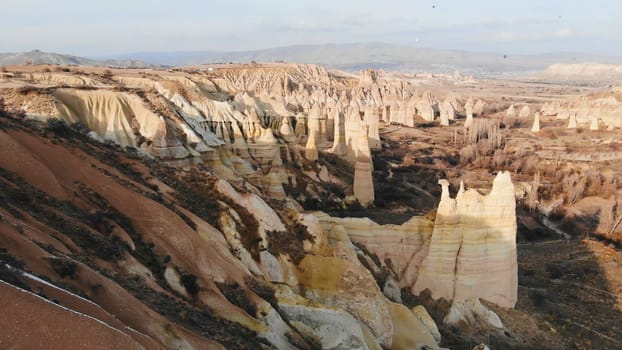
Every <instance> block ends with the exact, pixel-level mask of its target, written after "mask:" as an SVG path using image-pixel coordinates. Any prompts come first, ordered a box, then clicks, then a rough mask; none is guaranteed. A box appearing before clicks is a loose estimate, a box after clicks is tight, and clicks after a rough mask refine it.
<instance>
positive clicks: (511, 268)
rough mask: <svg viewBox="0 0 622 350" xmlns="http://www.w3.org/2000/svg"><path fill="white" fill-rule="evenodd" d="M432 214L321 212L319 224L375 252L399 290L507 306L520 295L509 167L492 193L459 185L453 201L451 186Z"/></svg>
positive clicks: (445, 190) (445, 191) (497, 178)
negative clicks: (395, 221) (395, 216)
mask: <svg viewBox="0 0 622 350" xmlns="http://www.w3.org/2000/svg"><path fill="white" fill-rule="evenodd" d="M440 183H441V185H442V188H443V191H442V197H441V201H440V203H439V207H438V210H437V212H436V215H435V217H425V216H421V217H413V218H411V219H410V220H409V221H408V222H406V223H404V224H403V225H378V224H376V223H374V222H373V221H371V220H369V219H357V218H333V217H330V216H328V215H325V214H318V217H319V218H320V221H321V222H322V226H323V227H324V228H325V229H326V230H328V231H329V232H331V234H337V233H338V232H339V231H340V230H343V231H345V232H346V233H347V235H348V236H349V238H350V239H351V240H352V242H354V243H357V244H361V245H362V246H364V247H365V249H366V250H368V251H369V252H371V253H373V254H374V255H375V256H376V257H378V259H379V261H380V262H381V266H377V268H381V267H384V268H387V269H389V270H390V272H391V273H392V274H394V276H395V277H396V278H397V280H398V282H399V285H400V287H402V288H409V289H411V291H412V292H413V293H414V294H416V295H418V294H420V293H421V292H422V291H424V290H426V289H427V290H429V291H430V292H431V294H432V297H433V298H434V299H439V298H444V299H445V300H448V301H453V302H456V303H461V302H464V301H468V300H476V299H483V300H488V301H491V302H493V303H495V304H497V305H500V306H503V307H514V305H515V304H516V300H517V289H518V282H517V278H518V271H517V257H516V243H515V242H516V204H515V202H516V200H515V197H514V193H515V192H514V185H513V184H512V180H511V178H510V174H509V173H507V172H501V173H499V174H498V175H497V176H496V178H495V179H494V181H493V185H492V189H491V191H490V193H489V194H487V195H481V194H479V193H478V192H477V191H475V190H466V191H465V189H464V187H462V188H461V189H460V190H459V192H458V194H457V196H456V198H451V197H450V195H449V183H448V182H447V181H445V180H441V181H440Z"/></svg>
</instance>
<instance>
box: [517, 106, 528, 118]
mask: <svg viewBox="0 0 622 350" xmlns="http://www.w3.org/2000/svg"><path fill="white" fill-rule="evenodd" d="M530 114H531V109H530V108H529V106H523V108H521V110H520V112H518V116H519V117H520V118H527V117H529V115H530Z"/></svg>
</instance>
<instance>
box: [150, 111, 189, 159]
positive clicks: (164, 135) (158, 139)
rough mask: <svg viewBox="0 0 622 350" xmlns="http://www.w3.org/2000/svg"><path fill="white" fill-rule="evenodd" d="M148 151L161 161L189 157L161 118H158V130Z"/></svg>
mask: <svg viewBox="0 0 622 350" xmlns="http://www.w3.org/2000/svg"><path fill="white" fill-rule="evenodd" d="M148 150H149V153H151V154H152V155H154V156H156V157H158V158H162V159H183V158H187V157H188V156H190V153H189V152H188V150H186V149H185V148H184V146H183V145H182V143H181V142H180V141H179V140H178V139H177V138H176V137H175V134H174V133H173V131H172V130H171V127H170V126H169V125H168V124H167V123H166V120H164V118H163V117H160V122H159V125H158V129H157V131H156V133H155V135H154V137H153V140H152V143H151V145H150V146H149V148H148Z"/></svg>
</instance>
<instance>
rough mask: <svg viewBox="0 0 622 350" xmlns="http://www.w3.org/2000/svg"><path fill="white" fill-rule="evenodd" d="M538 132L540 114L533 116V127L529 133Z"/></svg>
mask: <svg viewBox="0 0 622 350" xmlns="http://www.w3.org/2000/svg"><path fill="white" fill-rule="evenodd" d="M538 131H540V113H538V112H536V114H535V115H534V116H533V125H532V126H531V132H538Z"/></svg>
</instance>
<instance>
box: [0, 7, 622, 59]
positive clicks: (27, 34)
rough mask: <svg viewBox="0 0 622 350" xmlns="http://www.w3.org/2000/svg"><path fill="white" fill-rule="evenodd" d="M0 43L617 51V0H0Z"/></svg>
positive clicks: (64, 49) (82, 50) (72, 48)
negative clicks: (362, 45)
mask: <svg viewBox="0 0 622 350" xmlns="http://www.w3.org/2000/svg"><path fill="white" fill-rule="evenodd" d="M0 15H1V16H0V17H1V20H0V52H19V51H29V50H33V49H40V50H43V51H51V52H58V53H69V54H74V55H82V56H90V57H115V56H116V55H121V54H127V53H132V52H178V51H242V50H256V49H264V48H272V47H280V46H288V45H297V44H328V43H337V44H338V43H360V42H385V43H391V44H398V45H407V46H415V47H425V48H439V49H457V50H468V51H480V52H497V53H508V54H536V53H548V52H577V53H592V54H599V55H615V56H622V25H620V23H622V1H620V0H589V1H588V0H519V1H508V0H401V1H398V0H376V1H368V0H358V1H357V0H313V1H307V0H256V1H240V0H221V1H212V0H196V1H191V0H174V1H170V0H169V1H162V0H106V1H88V0H56V1H51V0H2V4H0Z"/></svg>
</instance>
